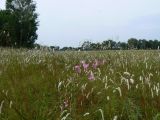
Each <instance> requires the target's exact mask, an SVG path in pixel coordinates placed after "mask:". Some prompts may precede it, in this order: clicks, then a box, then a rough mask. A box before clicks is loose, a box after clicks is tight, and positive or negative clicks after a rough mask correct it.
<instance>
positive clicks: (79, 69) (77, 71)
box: [74, 65, 81, 73]
mask: <svg viewBox="0 0 160 120" xmlns="http://www.w3.org/2000/svg"><path fill="white" fill-rule="evenodd" d="M74 69H75V71H76V73H81V68H80V65H76V66H75V67H74Z"/></svg>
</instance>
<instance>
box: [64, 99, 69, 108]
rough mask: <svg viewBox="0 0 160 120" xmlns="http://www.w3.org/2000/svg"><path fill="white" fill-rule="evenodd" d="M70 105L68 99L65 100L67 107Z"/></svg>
mask: <svg viewBox="0 0 160 120" xmlns="http://www.w3.org/2000/svg"><path fill="white" fill-rule="evenodd" d="M68 106H69V102H68V100H65V101H64V107H65V108H66V107H68Z"/></svg>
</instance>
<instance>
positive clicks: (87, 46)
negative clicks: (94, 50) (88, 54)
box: [82, 41, 92, 50]
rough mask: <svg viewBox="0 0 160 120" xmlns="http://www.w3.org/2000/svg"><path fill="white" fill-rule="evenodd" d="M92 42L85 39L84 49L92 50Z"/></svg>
mask: <svg viewBox="0 0 160 120" xmlns="http://www.w3.org/2000/svg"><path fill="white" fill-rule="evenodd" d="M91 44H92V43H91V42H89V41H85V42H84V43H83V44H82V49H83V50H91Z"/></svg>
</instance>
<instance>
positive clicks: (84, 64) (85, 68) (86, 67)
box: [83, 63, 89, 71]
mask: <svg viewBox="0 0 160 120" xmlns="http://www.w3.org/2000/svg"><path fill="white" fill-rule="evenodd" d="M88 67H89V64H87V63H83V68H84V71H87V70H88Z"/></svg>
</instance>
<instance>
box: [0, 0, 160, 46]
mask: <svg viewBox="0 0 160 120" xmlns="http://www.w3.org/2000/svg"><path fill="white" fill-rule="evenodd" d="M35 1H36V2H37V12H38V13H39V21H40V26H39V29H38V35H39V37H38V40H37V43H40V44H43V45H57V46H61V47H64V46H79V45H81V44H82V42H83V41H85V40H90V41H91V42H101V41H103V40H106V39H108V38H112V39H113V40H115V41H127V39H128V38H131V37H136V38H138V39H140V38H146V39H159V40H160V7H159V5H160V0H35ZM4 3H5V0H0V8H4Z"/></svg>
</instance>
